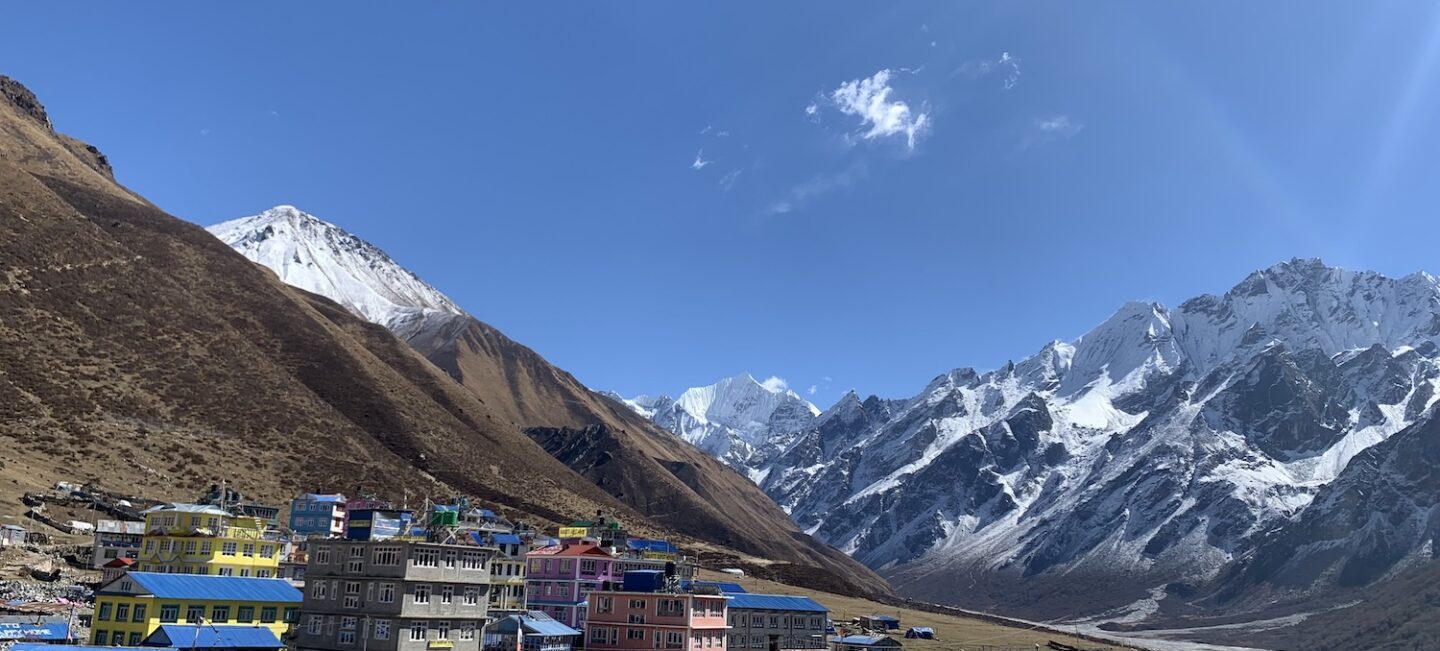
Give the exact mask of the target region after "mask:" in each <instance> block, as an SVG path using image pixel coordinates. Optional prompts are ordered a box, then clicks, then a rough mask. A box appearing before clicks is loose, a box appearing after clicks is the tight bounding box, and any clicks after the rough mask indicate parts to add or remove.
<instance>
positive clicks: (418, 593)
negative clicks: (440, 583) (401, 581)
mask: <svg viewBox="0 0 1440 651" xmlns="http://www.w3.org/2000/svg"><path fill="white" fill-rule="evenodd" d="M415 603H417V604H428V603H430V585H429V584H426V583H420V584H417V585H416V586H415Z"/></svg>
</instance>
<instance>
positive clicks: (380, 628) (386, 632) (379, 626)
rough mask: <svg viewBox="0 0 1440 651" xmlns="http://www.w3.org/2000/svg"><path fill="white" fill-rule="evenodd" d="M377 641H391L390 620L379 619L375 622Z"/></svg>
mask: <svg viewBox="0 0 1440 651" xmlns="http://www.w3.org/2000/svg"><path fill="white" fill-rule="evenodd" d="M375 639H377V640H388V639H390V620H388V619H377V620H375Z"/></svg>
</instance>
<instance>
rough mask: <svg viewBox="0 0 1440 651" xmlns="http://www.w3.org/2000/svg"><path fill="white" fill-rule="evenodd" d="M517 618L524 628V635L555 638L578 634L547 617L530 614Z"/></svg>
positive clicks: (578, 632)
mask: <svg viewBox="0 0 1440 651" xmlns="http://www.w3.org/2000/svg"><path fill="white" fill-rule="evenodd" d="M519 617H520V622H521V624H523V625H524V626H525V633H526V634H528V635H547V636H557V635H579V634H580V631H577V630H575V629H573V628H570V627H569V626H566V625H564V624H562V623H560V622H557V621H555V620H554V619H552V618H550V616H548V615H546V616H544V617H536V616H535V614H534V613H531V614H527V615H520V616H519Z"/></svg>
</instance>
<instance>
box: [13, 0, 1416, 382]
mask: <svg viewBox="0 0 1440 651" xmlns="http://www.w3.org/2000/svg"><path fill="white" fill-rule="evenodd" d="M55 4H56V3H30V4H28V5H24V6H15V7H10V8H7V11H6V13H7V16H6V22H7V24H8V27H7V29H6V38H5V39H3V40H0V61H4V67H3V70H0V72H3V73H4V74H9V75H11V76H13V77H16V78H18V79H20V80H21V81H22V82H24V83H26V84H27V85H29V86H30V87H31V88H32V89H34V90H35V91H36V92H37V93H38V94H39V95H40V97H41V99H42V101H44V102H45V103H46V104H47V106H48V108H49V110H50V113H51V116H52V118H53V120H54V122H55V123H56V125H57V126H58V127H59V128H60V129H61V130H62V131H65V132H67V133H70V134H72V135H75V136H77V137H80V138H82V139H84V140H86V141H89V142H91V143H94V144H96V145H97V146H99V147H100V148H101V149H102V150H103V151H104V152H105V153H107V154H108V155H109V156H110V158H111V161H112V162H113V163H114V165H115V168H116V170H117V174H118V177H119V178H120V180H121V181H122V182H124V183H126V184H127V185H129V186H130V187H132V188H134V189H136V190H138V191H140V192H141V193H143V194H144V195H145V196H147V197H149V198H150V199H151V200H152V201H154V202H156V203H157V204H158V205H160V206H161V207H163V208H165V209H166V210H168V211H170V212H171V213H173V214H175V215H177V216H179V217H182V218H184V219H188V220H191V221H194V222H197V223H202V224H209V223H214V222H218V221H222V220H225V219H231V218H234V217H238V216H243V215H249V214H254V213H256V212H259V211H261V210H263V209H265V208H267V207H269V206H271V205H274V204H280V203H289V204H294V205H297V206H299V207H301V208H302V209H304V210H306V211H309V212H311V213H314V214H316V215H318V216H320V217H322V218H324V219H327V220H329V221H333V222H335V223H338V224H340V225H341V226H343V227H345V228H347V229H349V230H351V231H352V232H354V233H356V234H358V235H360V236H361V237H363V238H365V239H368V240H370V241H371V242H374V243H376V244H377V245H379V246H381V247H382V248H384V249H385V250H387V251H388V252H389V253H390V254H391V255H392V256H394V257H395V258H396V259H397V260H399V261H400V262H401V263H402V264H404V265H406V266H408V267H409V268H411V269H412V270H414V271H415V272H417V273H418V274H420V275H421V276H422V277H424V278H426V279H427V280H429V281H430V282H432V283H433V284H435V285H436V286H438V287H439V288H440V289H441V290H442V291H444V292H446V293H447V294H449V295H450V296H451V297H453V298H454V299H455V300H456V301H457V302H459V303H460V304H461V305H462V306H464V307H465V308H466V309H467V310H469V311H470V312H472V313H473V314H475V315H476V316H478V317H479V318H481V319H483V320H485V321H488V322H490V323H492V324H494V325H496V326H497V327H499V328H501V329H502V330H504V331H505V332H506V333H508V334H509V335H511V336H512V337H514V338H516V339H518V340H519V341H521V342H524V343H526V344H529V345H530V346H532V347H534V348H535V349H537V350H538V351H540V352H541V353H542V354H544V355H545V356H547V357H548V358H549V359H551V361H553V362H555V363H557V364H559V365H560V366H562V367H564V368H566V369H568V370H570V371H572V372H574V373H575V374H576V375H577V376H578V377H579V378H580V379H581V380H583V381H585V382H586V383H588V384H590V385H591V386H594V387H597V388H602V389H615V390H619V391H621V392H622V393H626V394H635V393H642V392H645V393H655V392H674V391H678V390H680V389H683V388H684V387H686V386H691V385H696V384H703V383H708V382H710V381H713V380H715V379H718V378H720V377H723V376H728V375H733V374H735V373H737V372H740V371H750V372H752V373H754V374H755V375H756V376H757V377H762V378H763V377H766V376H770V375H777V376H780V377H782V378H785V379H786V380H787V381H788V382H789V384H790V386H792V387H793V388H796V389H797V390H799V391H801V392H802V393H805V392H807V390H808V389H809V388H810V387H812V386H813V387H815V393H814V394H813V396H812V399H813V400H814V401H815V402H816V403H818V404H820V405H821V406H822V407H823V406H826V405H828V404H830V403H831V402H833V400H835V399H836V398H837V397H838V396H839V395H840V394H841V392H843V391H844V390H845V389H848V388H852V387H853V388H856V389H858V390H859V391H861V392H862V393H866V394H868V393H878V394H881V395H884V396H892V397H899V396H907V395H910V394H912V393H913V392H915V391H916V390H918V389H919V388H920V387H921V386H923V384H924V383H925V382H926V381H927V380H928V379H929V378H931V377H933V376H934V375H935V374H937V373H940V372H943V371H945V370H947V369H950V368H953V367H958V366H975V367H978V368H981V369H984V368H991V367H994V366H997V365H1000V364H1003V363H1004V362H1005V361H1006V360H1007V359H1018V358H1021V357H1024V356H1026V355H1028V354H1030V353H1032V352H1034V351H1035V350H1037V349H1038V348H1039V347H1040V346H1041V345H1042V344H1043V343H1044V342H1046V341H1048V340H1051V339H1072V338H1074V337H1076V336H1079V335H1080V334H1083V333H1084V332H1085V331H1086V330H1087V329H1089V328H1090V327H1091V326H1093V325H1095V324H1097V323H1099V322H1100V321H1102V320H1103V319H1104V318H1105V317H1107V316H1108V315H1109V314H1110V313H1111V312H1112V311H1113V310H1115V309H1116V308H1118V307H1119V306H1120V305H1121V304H1122V303H1123V302H1125V301H1127V300H1132V299H1140V300H1157V301H1160V302H1163V303H1166V304H1167V305H1175V304H1178V303H1179V302H1180V301H1182V300H1184V299H1185V298H1187V297H1190V296H1193V295H1196V294H1200V293H1205V292H1216V293H1218V292H1221V291H1223V290H1225V289H1226V288H1228V287H1230V286H1231V285H1233V284H1234V283H1235V282H1236V281H1238V280H1239V279H1240V278H1242V277H1243V276H1244V275H1245V274H1246V273H1247V272H1249V271H1251V270H1253V269H1256V268H1261V267H1265V266H1268V265H1270V264H1273V263H1275V262H1278V261H1280V260H1283V259H1288V258H1290V257H1295V256H1299V257H1311V256H1319V257H1323V258H1324V259H1326V260H1327V261H1328V262H1331V263H1333V264H1339V265H1342V266H1346V267H1351V268H1369V269H1376V270H1379V271H1382V272H1386V273H1390V274H1404V273H1408V272H1411V271H1414V270H1418V269H1427V270H1429V271H1432V272H1440V264H1437V263H1436V253H1435V252H1436V250H1437V249H1436V242H1440V219H1437V215H1436V209H1435V208H1436V206H1437V205H1440V201H1437V200H1440V180H1437V179H1440V158H1437V156H1436V155H1435V152H1437V151H1440V120H1435V119H1434V118H1433V116H1435V115H1440V80H1437V74H1440V68H1437V65H1440V62H1437V58H1440V7H1435V6H1424V5H1425V4H1426V3H1414V2H1364V3H1325V4H1323V5H1317V4H1315V3H1302V2H1276V3H1243V4H1242V3H1227V4H1224V5H1222V6H1216V5H1213V4H1210V3H1205V4H1204V5H1195V6H1193V7H1192V6H1180V5H1179V4H1177V3H1153V2H1126V3H1120V2H1117V3H1103V4H1102V3H1089V2H1086V3H1055V2H1038V3H1029V2H1015V3H952V2H934V3H851V2H823V3H821V2H816V3H810V2H783V3H734V2H727V3H711V4H709V5H707V6H696V5H695V4H694V3H673V2H654V3H623V4H622V3H567V4H563V5H561V4H555V5H550V6H549V7H548V8H537V7H532V6H530V5H532V4H535V3H512V4H509V5H501V4H498V3H493V4H484V5H481V4H480V3H407V4H406V8H405V9H404V10H401V9H398V8H387V7H386V6H385V5H382V4H379V3H375V4H368V3H349V2H347V3H322V2H307V3H279V2H273V3H263V2H261V3H243V6H242V5H241V3H231V4H229V5H226V6H221V5H220V4H219V3H181V2H171V3H147V4H145V5H144V6H143V7H139V6H136V5H131V4H126V5H124V6H121V5H120V3H108V2H96V3H91V4H79V3H76V4H67V5H66V7H65V8H63V9H62V8H59V7H56V6H54V5H55ZM411 4H414V5H423V6H411ZM396 6H398V5H396ZM697 168H698V169H697Z"/></svg>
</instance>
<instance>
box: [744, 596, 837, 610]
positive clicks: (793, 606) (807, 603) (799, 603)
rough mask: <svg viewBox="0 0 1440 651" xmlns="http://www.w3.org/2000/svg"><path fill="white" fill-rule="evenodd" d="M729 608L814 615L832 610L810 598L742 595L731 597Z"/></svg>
mask: <svg viewBox="0 0 1440 651" xmlns="http://www.w3.org/2000/svg"><path fill="white" fill-rule="evenodd" d="M729 608H730V609H731V610H735V609H737V608H741V609H745V610H802V611H805V612H812V613H826V612H830V609H828V608H826V607H824V606H821V605H820V604H819V603H817V602H816V601H815V600H814V599H811V598H809V597H797V596H793V595H782V594H750V593H740V594H735V595H731V597H730V603H729Z"/></svg>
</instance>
